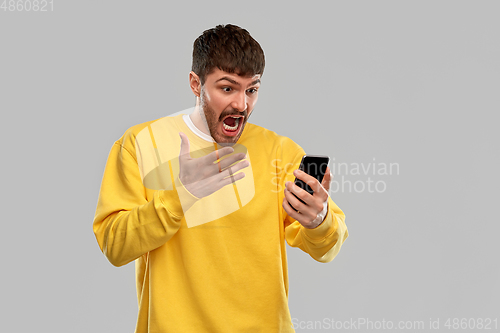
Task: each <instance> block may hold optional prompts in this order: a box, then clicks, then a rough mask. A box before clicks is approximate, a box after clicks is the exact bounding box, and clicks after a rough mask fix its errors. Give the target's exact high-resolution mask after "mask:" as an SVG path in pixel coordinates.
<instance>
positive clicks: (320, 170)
mask: <svg viewBox="0 0 500 333" xmlns="http://www.w3.org/2000/svg"><path fill="white" fill-rule="evenodd" d="M329 161H330V158H329V157H328V156H317V155H305V156H303V157H302V161H301V162H300V166H299V169H300V170H302V171H304V172H305V173H307V174H308V175H311V176H313V177H314V178H316V179H317V180H318V181H319V182H320V183H321V182H322V181H323V177H324V176H325V173H326V167H327V166H328V162H329ZM295 185H297V186H298V187H300V188H302V189H303V190H305V191H307V192H308V193H309V194H311V195H312V194H313V193H314V192H313V190H312V189H311V188H310V187H309V185H307V184H306V183H305V182H303V181H302V180H300V179H297V177H295ZM292 194H293V193H292ZM294 195H295V194H294ZM295 197H296V198H297V196H295ZM297 199H299V198H297ZM299 200H300V199H299ZM300 202H302V203H304V201H302V200H300ZM290 206H291V207H292V208H293V209H295V208H294V207H293V206H292V205H291V204H290ZM295 210H297V209H295Z"/></svg>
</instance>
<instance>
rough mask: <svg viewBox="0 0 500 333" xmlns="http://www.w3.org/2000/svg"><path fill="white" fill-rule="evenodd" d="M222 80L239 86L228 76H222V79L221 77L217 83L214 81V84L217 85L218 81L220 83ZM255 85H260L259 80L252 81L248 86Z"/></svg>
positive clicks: (238, 84)
mask: <svg viewBox="0 0 500 333" xmlns="http://www.w3.org/2000/svg"><path fill="white" fill-rule="evenodd" d="M222 80H226V81H229V82H231V83H232V84H234V85H237V86H241V84H240V83H239V82H236V81H235V80H233V79H231V78H230V77H228V76H223V77H221V78H220V79H218V80H217V81H215V83H217V82H219V81H222ZM257 83H260V79H257V80H255V81H253V82H252V83H250V85H249V86H253V85H255V84H257Z"/></svg>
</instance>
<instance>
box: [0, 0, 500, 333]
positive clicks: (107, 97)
mask: <svg viewBox="0 0 500 333" xmlns="http://www.w3.org/2000/svg"><path fill="white" fill-rule="evenodd" d="M28 2H29V1H28V0H23V1H20V2H16V3H21V5H24V7H23V6H21V7H18V8H15V7H13V6H10V5H9V2H8V1H7V3H6V2H5V1H3V4H6V5H5V6H3V7H2V9H1V10H0V37H1V44H0V109H1V114H2V131H1V141H2V144H3V145H2V146H3V149H2V152H3V153H2V156H3V157H2V167H1V168H2V169H1V170H2V192H3V196H2V201H1V205H2V206H1V209H2V226H3V227H2V232H1V236H0V237H1V239H0V246H1V250H2V253H3V254H4V256H3V260H2V274H1V284H2V287H3V288H2V289H3V291H2V296H1V297H0V302H1V307H2V309H3V311H2V319H1V321H0V332H12V333H17V332H23V333H24V332H47V333H59V332H60V333H68V332H93V333H107V332H109V333H112V332H133V330H134V327H135V323H136V318H137V299H136V291H135V276H134V264H133V263H130V264H128V265H125V266H123V267H120V268H116V267H114V266H112V265H111V264H110V263H109V262H108V261H107V259H106V258H105V257H104V255H103V254H102V253H101V252H100V249H99V246H98V244H97V241H96V239H95V237H94V234H93V232H92V221H93V217H94V213H95V208H96V204H97V197H98V193H99V188H100V183H101V179H102V175H103V171H104V166H105V163H106V159H107V156H108V153H109V150H110V149H111V146H112V145H113V142H114V141H115V140H117V139H119V138H120V137H121V136H122V134H123V133H124V132H125V130H127V129H128V128H129V127H131V126H133V125H136V124H139V123H142V122H145V121H149V120H153V119H158V118H161V117H163V116H167V115H170V114H173V113H175V112H178V111H181V110H184V109H187V108H190V107H192V106H194V102H195V98H194V96H193V94H192V92H191V90H190V89H189V86H188V74H189V71H190V69H191V52H192V45H193V41H194V40H195V39H196V38H197V37H198V36H199V35H200V34H201V33H202V32H203V31H204V30H205V29H208V28H212V27H214V26H215V25H217V24H227V23H233V24H236V25H239V26H241V27H243V28H245V29H247V30H248V31H249V32H250V33H251V34H252V36H253V37H254V38H255V39H256V40H257V41H258V42H259V43H260V44H261V46H262V48H263V49H264V52H265V54H266V68H265V71H264V75H263V78H262V86H261V89H260V91H259V101H258V103H257V106H256V108H255V110H254V113H253V114H252V116H251V117H250V122H253V123H255V124H257V125H260V126H263V127H265V128H268V129H270V130H273V131H275V132H277V133H278V134H281V135H285V136H288V137H290V138H291V139H293V140H294V141H295V142H297V143H298V144H300V145H301V146H302V147H303V148H304V149H305V151H306V152H307V153H310V154H324V155H329V156H330V158H331V162H330V166H331V167H332V171H334V183H333V184H332V189H331V191H330V195H331V196H332V198H333V200H334V201H335V202H336V203H337V204H338V205H339V207H340V208H341V209H343V210H344V212H345V214H346V224H347V226H348V229H349V233H350V237H349V238H348V240H347V241H346V242H345V243H344V245H343V247H342V250H341V251H340V253H339V255H338V256H337V258H335V260H334V261H333V262H330V263H328V264H322V263H319V262H316V261H314V260H313V259H312V258H310V257H309V256H308V255H307V254H305V253H303V252H302V251H300V250H299V249H295V248H291V247H289V246H287V253H288V258H289V273H290V274H289V276H290V294H289V305H290V311H291V316H292V318H293V324H294V325H295V327H296V330H297V332H323V331H324V332H327V331H331V330H332V328H336V330H337V331H360V332H361V331H366V332H368V331H376V330H377V331H385V330H389V329H390V328H391V327H389V326H390V325H392V327H393V330H396V331H402V330H405V331H418V332H427V331H431V330H432V331H436V323H437V324H438V325H439V330H441V331H443V330H448V328H450V331H452V330H453V328H457V326H456V325H455V324H456V323H460V325H462V326H461V328H460V329H461V330H462V331H468V332H474V331H483V330H484V328H485V327H486V326H487V323H488V320H489V321H490V324H489V327H490V329H491V330H490V331H495V328H496V330H498V329H499V326H500V323H498V321H499V319H500V318H498V317H499V313H500V303H499V299H500V297H499V296H500V286H499V281H500V276H499V272H500V268H499V259H498V254H499V244H500V242H499V241H498V235H499V232H500V227H499V215H498V200H499V194H498V188H499V176H498V173H499V160H500V159H499V147H498V143H499V142H500V140H499V135H498V120H499V117H498V114H499V111H500V108H499V106H500V100H499V96H500V95H499V91H500V80H499V78H500V65H499V63H500V62H499V59H500V20H499V19H498V13H499V12H500V3H499V2H498V1H317V2H316V1H301V2H287V3H285V2H280V3H279V4H277V3H274V2H271V1H265V2H260V1H258V2H255V1H251V2H213V1H210V2H208V1H202V2H195V3H192V2H190V3H188V2H186V3H182V2H180V1H178V2H176V3H175V4H173V5H172V4H169V2H167V1H141V2H139V1H123V0H122V1H118V0H113V1H67V0H66V1H60V0H54V1H53V2H52V5H51V4H50V3H48V6H46V8H45V9H46V11H45V12H42V11H34V10H33V9H32V10H30V11H28V10H27V8H28V5H29V4H28ZM32 2H33V1H32ZM12 3H13V2H12ZM249 236H251V235H249ZM363 322H364V324H363ZM401 323H402V325H403V326H404V327H400V326H398V325H401ZM447 323H448V325H450V327H446V326H445V325H446V324H447ZM481 323H482V324H481ZM370 325H371V327H370ZM383 325H385V326H383ZM419 325H420V326H419ZM422 325H423V326H422ZM454 325H455V326H454ZM481 327H482V328H483V329H481V330H480V329H478V328H481ZM396 328H398V329H396Z"/></svg>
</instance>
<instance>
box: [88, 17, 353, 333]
mask: <svg viewBox="0 0 500 333" xmlns="http://www.w3.org/2000/svg"><path fill="white" fill-rule="evenodd" d="M263 71H264V53H263V51H262V49H261V47H260V45H259V44H258V43H257V42H256V41H255V40H254V39H253V38H252V37H251V36H250V34H249V33H248V32H247V31H246V30H244V29H241V28H239V27H237V26H234V25H226V26H217V27H215V28H213V29H209V30H207V31H205V32H204V33H203V34H202V35H201V36H200V37H199V38H198V39H196V41H195V42H194V50H193V67H192V72H191V73H190V74H189V80H190V86H191V90H192V91H193V93H194V94H195V96H196V106H195V107H194V108H193V110H192V112H191V113H190V114H185V115H183V114H180V115H178V116H172V117H164V118H161V119H157V120H154V121H149V122H146V123H143V124H140V125H136V126H133V127H132V128H130V129H129V130H127V131H126V132H125V134H124V135H123V136H122V137H121V138H120V139H119V140H118V141H116V142H115V143H114V145H113V147H112V148H111V152H110V154H109V157H108V161H107V164H106V168H105V171H104V176H103V180H102V185H101V190H100V194H99V200H98V205H97V211H96V215H95V218H94V224H93V230H94V233H95V235H96V238H97V241H98V243H99V246H100V248H101V250H102V251H103V253H104V254H105V256H106V257H107V258H108V260H109V261H110V262H111V263H112V264H113V265H115V266H122V265H125V264H127V263H129V262H131V261H134V260H135V266H136V282H137V296H138V301H139V315H138V320H137V327H136V332H137V333H146V332H162V333H168V332H217V333H225V332H230V333H234V332H294V330H293V327H292V322H291V316H290V313H289V309H288V270H287V259H286V252H285V240H286V241H287V242H288V244H289V245H290V246H293V247H299V248H300V249H302V250H303V251H305V252H307V253H309V254H310V256H311V257H312V258H314V259H315V260H317V261H320V262H329V261H331V260H333V258H334V257H335V256H336V255H337V253H338V252H339V250H340V248H341V246H342V243H343V242H344V240H345V239H346V238H347V236H348V232H347V228H346V225H345V223H344V218H345V217H344V214H343V212H342V211H341V210H340V209H339V208H338V207H337V205H336V204H335V203H334V202H333V201H332V200H331V199H330V197H329V196H328V189H329V186H330V180H331V175H330V172H329V170H327V174H326V176H325V178H324V180H323V182H322V183H321V184H320V183H319V182H318V181H317V180H316V179H315V178H313V177H311V176H309V175H307V174H305V173H303V172H300V171H298V170H296V169H298V166H299V163H300V160H301V158H302V156H303V155H304V154H305V153H304V151H303V149H302V148H301V147H300V146H298V145H297V144H296V143H294V142H293V141H292V140H290V139H288V138H286V137H283V136H279V135H277V134H276V133H274V132H272V131H269V130H266V129H264V128H262V127H259V126H256V125H253V124H251V123H248V118H249V116H250V114H251V113H252V111H253V108H254V106H255V104H256V102H257V96H258V90H259V87H260V80H261V76H262V73H263ZM292 171H293V173H292ZM294 176H296V177H298V178H300V179H302V180H304V181H305V182H306V183H308V184H309V185H310V187H311V188H312V189H313V190H314V194H313V195H310V194H309V193H307V192H305V191H304V190H302V189H300V188H299V187H297V186H295V185H294V184H293V180H294ZM291 192H293V193H295V195H297V197H299V198H301V199H302V201H303V202H304V203H302V202H300V201H298V199H297V198H296V197H294V196H293V195H292V194H291ZM290 204H291V205H292V206H293V207H295V208H296V209H297V210H298V211H295V210H294V209H292V208H291V207H290Z"/></svg>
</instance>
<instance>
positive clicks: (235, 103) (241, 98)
mask: <svg viewBox="0 0 500 333" xmlns="http://www.w3.org/2000/svg"><path fill="white" fill-rule="evenodd" d="M231 107H232V108H233V109H235V110H236V111H239V112H243V111H245V110H246V108H247V96H246V94H245V91H243V92H238V94H235V95H234V99H233V100H232V102H231Z"/></svg>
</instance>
